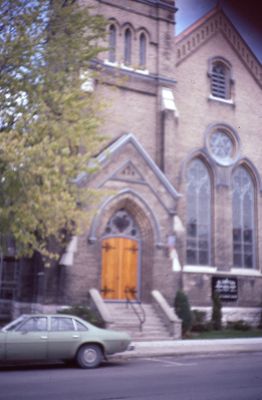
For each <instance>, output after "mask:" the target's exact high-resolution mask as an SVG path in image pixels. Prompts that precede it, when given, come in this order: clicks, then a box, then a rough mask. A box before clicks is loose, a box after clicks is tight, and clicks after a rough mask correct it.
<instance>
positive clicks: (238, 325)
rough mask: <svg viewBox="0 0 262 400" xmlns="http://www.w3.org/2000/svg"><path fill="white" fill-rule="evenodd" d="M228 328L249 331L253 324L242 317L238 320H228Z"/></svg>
mask: <svg viewBox="0 0 262 400" xmlns="http://www.w3.org/2000/svg"><path fill="white" fill-rule="evenodd" d="M227 328H228V329H235V330H237V331H249V330H250V329H251V326H250V325H249V324H248V323H247V322H246V321H243V320H242V319H240V320H238V321H228V323H227Z"/></svg>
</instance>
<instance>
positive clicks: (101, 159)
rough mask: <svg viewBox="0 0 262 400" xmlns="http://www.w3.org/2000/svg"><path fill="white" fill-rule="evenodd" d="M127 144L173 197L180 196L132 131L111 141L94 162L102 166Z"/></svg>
mask: <svg viewBox="0 0 262 400" xmlns="http://www.w3.org/2000/svg"><path fill="white" fill-rule="evenodd" d="M128 144H132V145H133V146H134V148H135V149H136V151H137V152H138V153H139V155H140V156H141V157H142V158H143V160H144V161H145V163H146V164H147V166H148V167H149V168H150V169H151V171H152V172H153V173H154V175H155V176H156V177H157V179H158V180H159V182H160V183H161V184H162V185H163V186H164V187H165V189H166V190H167V192H168V193H169V194H170V195H171V196H172V197H173V198H174V199H177V198H178V197H180V194H179V193H178V192H177V191H176V189H175V188H174V186H173V185H172V184H171V183H170V182H169V180H168V179H167V177H166V176H165V175H164V173H163V172H162V171H161V170H160V168H159V167H158V166H157V164H156V163H155V162H154V160H153V159H152V158H151V157H150V156H149V154H148V153H147V152H146V150H145V149H144V148H143V146H142V145H141V144H140V143H139V141H138V140H137V139H136V137H135V136H134V135H133V134H132V133H127V134H124V135H123V136H121V137H120V138H118V139H117V140H116V141H114V142H113V143H111V144H110V145H109V146H108V147H107V148H106V149H104V150H103V151H102V152H101V153H100V154H99V155H98V156H97V158H96V162H98V164H100V165H101V166H103V165H104V164H105V163H107V162H108V161H110V159H111V156H113V155H114V154H116V153H117V152H120V151H123V149H124V147H125V146H127V145H128Z"/></svg>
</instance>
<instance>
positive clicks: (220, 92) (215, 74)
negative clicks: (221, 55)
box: [210, 60, 231, 100]
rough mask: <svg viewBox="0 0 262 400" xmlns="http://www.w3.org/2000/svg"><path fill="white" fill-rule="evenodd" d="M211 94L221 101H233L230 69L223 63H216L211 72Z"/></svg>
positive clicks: (213, 64)
mask: <svg viewBox="0 0 262 400" xmlns="http://www.w3.org/2000/svg"><path fill="white" fill-rule="evenodd" d="M210 78H211V94H212V96H213V97H217V98H219V99H224V100H229V99H231V79H230V68H229V66H228V65H226V64H225V63H224V62H222V61H220V60H219V61H214V62H213V63H212V66H211V71H210Z"/></svg>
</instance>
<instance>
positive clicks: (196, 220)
mask: <svg viewBox="0 0 262 400" xmlns="http://www.w3.org/2000/svg"><path fill="white" fill-rule="evenodd" d="M186 180H187V187H186V201H187V221H186V231H187V242H186V258H187V264H191V265H210V258H211V256H210V253H211V251H210V241H211V181H210V175H209V172H208V170H207V168H206V166H205V164H204V163H203V162H202V161H201V160H199V159H194V160H193V161H192V162H191V163H190V164H189V167H188V170H187V176H186Z"/></svg>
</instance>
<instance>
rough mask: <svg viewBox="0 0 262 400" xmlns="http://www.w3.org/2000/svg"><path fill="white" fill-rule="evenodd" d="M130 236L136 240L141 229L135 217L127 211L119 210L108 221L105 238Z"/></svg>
mask: <svg viewBox="0 0 262 400" xmlns="http://www.w3.org/2000/svg"><path fill="white" fill-rule="evenodd" d="M114 235H117V236H118V235H121V236H130V237H134V238H136V239H138V238H139V236H140V231H139V228H138V226H137V224H136V222H135V221H134V219H133V217H132V216H131V215H130V214H129V213H128V211H126V210H125V209H120V210H118V211H117V212H116V213H115V214H114V215H113V216H112V217H111V218H110V220H109V221H108V224H107V225H106V229H105V232H104V236H114Z"/></svg>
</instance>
